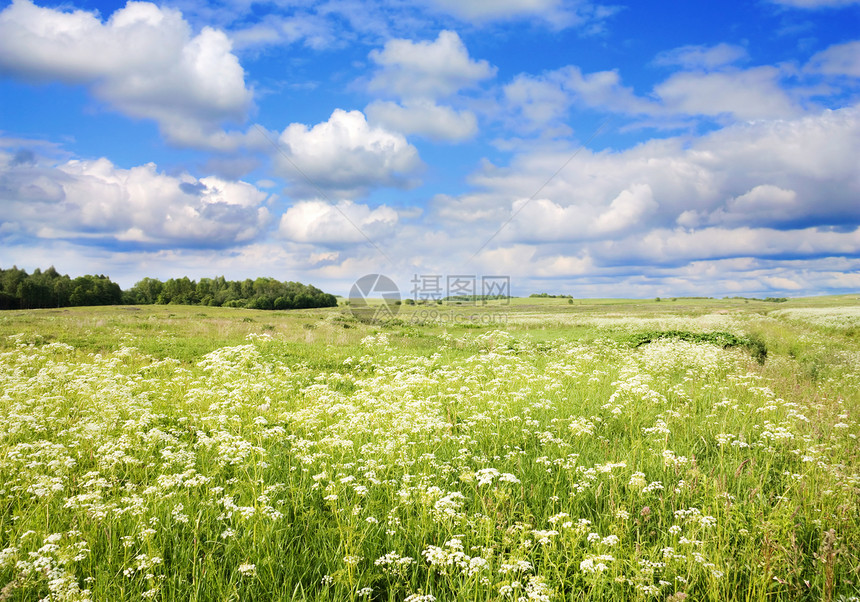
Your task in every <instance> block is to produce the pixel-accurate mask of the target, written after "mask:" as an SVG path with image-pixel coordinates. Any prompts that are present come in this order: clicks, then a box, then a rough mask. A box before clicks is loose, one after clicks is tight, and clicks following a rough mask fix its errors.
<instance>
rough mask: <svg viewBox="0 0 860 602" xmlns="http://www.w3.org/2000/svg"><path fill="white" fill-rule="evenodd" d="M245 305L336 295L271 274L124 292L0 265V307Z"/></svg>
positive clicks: (294, 303)
mask: <svg viewBox="0 0 860 602" xmlns="http://www.w3.org/2000/svg"><path fill="white" fill-rule="evenodd" d="M155 303H157V304H161V305H167V304H177V305H206V306H216V307H220V306H222V305H224V306H227V307H247V308H248V309H308V308H314V307H336V306H337V298H336V297H335V296H334V295H330V294H327V293H324V292H323V291H321V290H319V289H318V288H316V287H314V286H309V285H306V284H302V283H300V282H280V281H278V280H275V279H274V278H257V279H256V280H251V279H246V280H243V281H233V280H226V279H225V278H224V277H223V276H219V277H217V278H201V279H200V281H199V282H195V281H194V280H190V279H188V278H187V277H185V278H171V279H169V280H167V281H166V282H161V281H160V280H158V279H155V278H144V279H143V280H141V281H140V282H138V283H137V284H135V285H134V286H133V287H132V288H131V289H130V290H128V291H122V290H121V289H120V287H119V285H118V284H116V283H114V282H111V280H110V278H108V277H107V276H89V275H87V276H81V277H78V278H75V279H74V280H72V279H71V278H70V277H69V276H67V275H60V274H59V273H58V272H57V270H55V269H54V268H53V266H52V267H50V268H48V269H47V270H45V271H44V272H42V271H41V270H40V269H36V270H35V271H34V272H33V273H32V274H27V272H26V271H24V270H19V269H18V268H17V267H13V268H11V269H8V270H3V269H0V309H40V308H49V307H51V308H59V307H79V306H92V305H119V304H126V305H148V304H155Z"/></svg>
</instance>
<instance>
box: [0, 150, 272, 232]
mask: <svg viewBox="0 0 860 602" xmlns="http://www.w3.org/2000/svg"><path fill="white" fill-rule="evenodd" d="M4 159H5V160H4V161H2V164H0V190H2V191H3V197H4V206H5V211H4V215H3V217H2V218H0V221H2V222H3V223H4V225H6V226H7V229H10V230H13V231H16V232H28V233H29V234H30V235H35V236H36V237H38V238H44V239H76V240H79V241H81V242H82V243H83V244H88V245H89V244H91V245H106V246H110V245H112V244H115V242H116V241H124V242H126V243H139V244H144V245H148V246H153V247H165V246H166V247H171V246H180V247H184V246H189V247H201V248H223V247H225V246H231V245H236V244H242V243H245V242H248V241H251V240H253V239H255V238H256V237H258V236H259V235H260V234H261V233H262V232H263V231H264V229H265V227H266V225H267V224H268V222H269V212H268V209H267V208H266V207H265V201H266V200H267V198H268V195H267V194H266V193H265V192H262V191H260V190H259V189H257V188H256V187H254V186H253V185H251V184H248V183H246V182H241V181H227V180H223V179H221V178H217V177H214V176H213V177H204V178H200V179H197V178H194V177H192V176H190V175H188V174H183V175H179V176H171V175H167V174H164V173H161V172H159V171H158V169H157V167H156V166H155V164H153V163H148V164H146V165H140V166H137V167H132V168H130V169H122V168H119V167H116V166H115V165H114V164H113V163H111V162H110V161H109V160H108V159H104V158H102V159H96V160H92V161H80V160H72V161H66V162H64V163H60V164H56V165H54V164H42V163H37V164H36V163H31V164H15V163H14V162H10V161H8V157H4Z"/></svg>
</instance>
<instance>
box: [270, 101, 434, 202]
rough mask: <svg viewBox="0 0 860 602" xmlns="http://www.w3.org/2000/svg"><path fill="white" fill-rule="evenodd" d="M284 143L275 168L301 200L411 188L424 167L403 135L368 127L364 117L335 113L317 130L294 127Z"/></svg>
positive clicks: (283, 137)
mask: <svg viewBox="0 0 860 602" xmlns="http://www.w3.org/2000/svg"><path fill="white" fill-rule="evenodd" d="M279 140H280V146H281V149H282V150H283V154H282V155H275V162H276V164H277V166H278V169H279V171H280V172H281V173H282V174H283V175H284V176H285V177H287V178H289V179H290V180H291V182H292V183H293V193H294V195H296V196H298V197H304V198H308V197H316V196H319V195H320V192H324V193H327V194H329V195H332V196H339V197H354V196H358V195H362V194H365V193H367V192H368V191H369V190H371V189H372V188H375V187H379V186H396V187H404V186H410V185H412V184H413V183H414V181H413V179H412V177H413V176H414V174H415V173H416V172H417V171H418V170H419V169H420V168H421V166H422V163H421V160H420V159H419V157H418V151H417V150H416V149H415V147H414V146H412V145H411V144H409V143H408V142H407V141H406V139H405V138H404V137H403V136H402V135H401V134H398V133H394V132H390V131H388V130H386V129H383V128H381V127H373V126H370V125H368V123H367V120H366V119H365V117H364V115H363V114H362V113H361V112H360V111H349V112H347V111H343V110H341V109H336V110H335V111H334V112H333V113H332V114H331V117H330V118H329V119H328V121H325V122H323V123H318V124H317V125H315V126H313V127H312V128H308V126H306V125H303V124H301V123H293V124H290V125H289V126H288V127H287V128H286V129H285V130H284V131H283V132H282V133H281V135H280V139H279ZM296 168H298V170H297V169H296Z"/></svg>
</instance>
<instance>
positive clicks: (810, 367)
mask: <svg viewBox="0 0 860 602" xmlns="http://www.w3.org/2000/svg"><path fill="white" fill-rule="evenodd" d="M431 308H432V309H431ZM431 311H432V312H435V313H433V314H431V313H430V312H431ZM858 326H860V303H858V299H857V298H856V297H841V298H814V299H793V300H790V301H788V302H786V303H781V304H780V306H779V308H775V307H774V306H773V304H770V303H766V302H764V301H747V300H730V299H725V300H713V299H687V300H683V299H679V300H678V301H676V302H673V303H659V304H658V303H654V302H653V301H651V300H648V301H634V300H605V301H600V300H576V303H575V304H569V303H568V302H567V300H566V299H552V298H539V299H512V300H510V303H508V302H506V301H488V302H486V303H478V304H474V305H471V306H466V305H453V306H442V307H437V306H435V305H433V306H423V307H422V306H420V305H414V306H410V305H407V304H404V305H402V306H400V313H399V315H398V318H397V320H392V321H390V322H388V323H386V324H365V323H362V322H360V321H358V320H356V319H355V318H353V317H352V316H351V315H350V314H349V313H347V312H342V311H339V310H337V309H335V308H327V309H307V310H297V311H291V312H278V311H258V310H251V309H237V308H229V307H201V306H183V305H146V306H140V307H122V306H108V307H95V308H70V309H59V310H57V309H50V310H35V311H9V312H4V313H3V314H2V315H0V582H2V584H3V587H2V593H0V598H2V599H8V600H37V599H45V600H112V601H122V600H141V599H143V600H147V599H153V600H176V601H179V600H182V601H186V600H197V601H204V600H206V601H209V600H213V601H214V600H219V601H220V600H267V601H269V600H308V601H310V600H314V601H317V600H320V601H332V602H334V601H342V600H358V601H363V600H369V601H386V602H429V601H433V600H437V601H439V602H441V601H443V600H444V601H462V602H466V601H470V602H471V601H476V600H477V601H488V602H489V601H494V602H496V601H507V600H516V601H519V600H527V601H532V600H534V601H548V600H549V601H563V600H594V601H610V600H611V601H626V600H633V601H642V602H644V601H650V600H671V601H672V602H681V601H682V600H685V599H686V600H696V601H701V600H704V601H714V602H716V601H740V600H744V601H761V602H765V601H767V602H771V601H794V600H826V601H833V602H836V601H842V602H847V601H849V600H856V596H857V592H858V588H860V568H858V567H860V501H858V500H860V455H858V449H860V448H858V445H857V437H858V436H860V420H858V415H860V413H858V412H860V340H858V338H857V335H856V332H857V328H858ZM758 345H760V351H761V353H762V359H764V353H765V352H766V361H764V362H763V363H760V362H759V361H756V359H757V358H756V353H757V352H756V349H757V348H758V347H757V346H758Z"/></svg>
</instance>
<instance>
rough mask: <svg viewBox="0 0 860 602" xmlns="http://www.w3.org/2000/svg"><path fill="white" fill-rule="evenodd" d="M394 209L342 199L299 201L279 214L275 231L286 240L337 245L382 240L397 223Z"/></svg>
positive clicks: (375, 242)
mask: <svg viewBox="0 0 860 602" xmlns="http://www.w3.org/2000/svg"><path fill="white" fill-rule="evenodd" d="M397 222H398V216H397V212H396V211H394V210H393V209H392V208H390V207H386V206H384V205H383V206H381V207H377V208H375V209H371V208H370V207H368V206H367V205H362V204H357V203H352V202H350V201H342V202H340V203H337V204H336V205H332V204H330V203H326V202H324V201H318V200H315V201H302V202H299V203H296V204H295V205H293V206H292V207H290V208H289V209H288V210H287V211H286V212H285V213H284V214H283V215H282V216H281V223H280V226H279V228H278V233H279V234H280V235H281V236H282V237H283V238H286V239H288V240H292V241H295V242H302V243H320V244H323V245H330V246H340V245H343V244H350V243H364V242H368V241H373V242H374V244H377V241H380V240H382V239H383V238H385V237H388V236H390V235H391V233H392V231H393V229H394V228H395V227H396V226H397Z"/></svg>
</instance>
